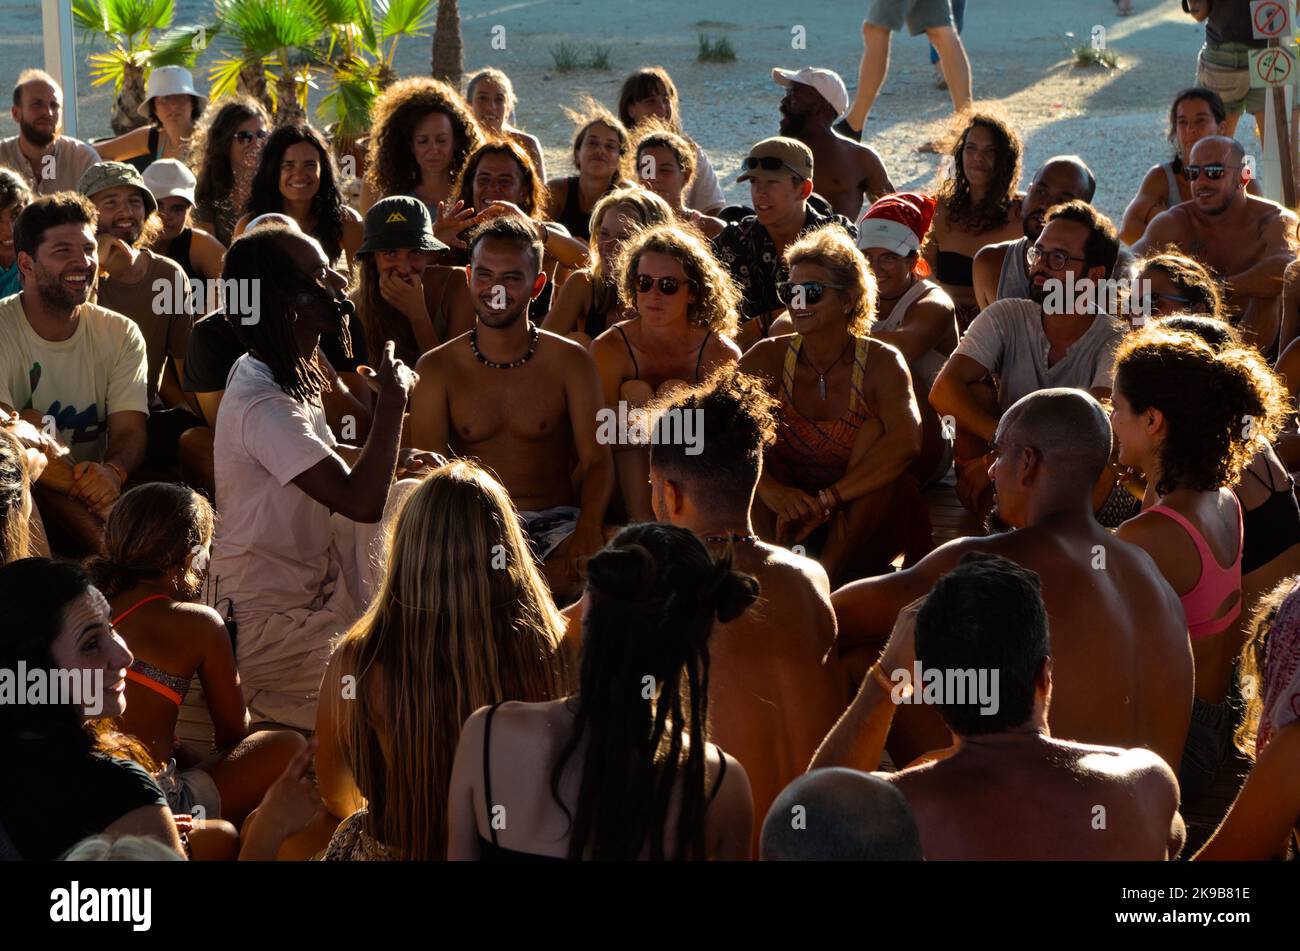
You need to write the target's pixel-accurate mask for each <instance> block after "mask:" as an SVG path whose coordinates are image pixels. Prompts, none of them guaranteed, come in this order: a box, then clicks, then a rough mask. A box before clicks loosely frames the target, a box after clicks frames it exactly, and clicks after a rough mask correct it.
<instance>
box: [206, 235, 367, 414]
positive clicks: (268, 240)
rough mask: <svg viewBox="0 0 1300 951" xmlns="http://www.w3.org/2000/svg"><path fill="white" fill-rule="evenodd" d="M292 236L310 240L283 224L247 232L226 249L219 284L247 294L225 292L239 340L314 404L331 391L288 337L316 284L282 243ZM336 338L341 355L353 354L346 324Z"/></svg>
mask: <svg viewBox="0 0 1300 951" xmlns="http://www.w3.org/2000/svg"><path fill="white" fill-rule="evenodd" d="M291 237H297V238H302V237H309V236H307V235H303V234H301V233H299V232H296V231H291V230H290V229H289V228H287V227H285V226H284V225H279V224H265V225H259V226H258V227H256V228H254V229H253V230H252V231H249V232H246V233H245V234H243V235H242V236H241V237H240V238H238V239H237V240H236V241H235V243H234V244H232V245H231V246H230V250H229V251H227V252H226V264H225V267H224V268H223V269H222V271H221V280H222V284H223V286H224V287H226V288H230V287H232V286H238V287H240V288H248V289H249V292H242V293H239V294H236V295H231V294H227V299H226V308H225V311H226V319H227V320H228V321H230V326H231V328H232V329H233V330H234V332H235V336H236V337H237V338H238V339H239V342H240V343H242V344H243V345H244V346H245V347H247V348H248V349H249V351H251V352H252V353H254V354H256V356H257V358H258V359H259V360H261V361H262V362H263V363H265V364H266V365H267V366H268V367H270V368H271V376H272V378H273V379H274V380H275V382H276V384H277V385H278V386H279V387H280V389H282V390H284V392H285V393H287V394H288V395H289V396H292V397H293V398H294V399H296V400H300V401H302V402H304V403H319V402H320V398H321V394H322V393H324V392H325V391H326V390H328V389H329V388H330V384H329V378H328V377H327V376H326V375H325V373H324V371H323V370H322V369H321V366H320V362H319V361H318V360H317V358H316V352H315V351H312V353H311V356H310V357H305V356H303V354H302V352H301V351H300V350H299V349H298V340H297V338H296V337H294V334H293V322H294V321H295V320H297V307H298V304H297V296H298V294H299V293H301V292H302V291H304V290H310V289H311V288H312V287H313V286H315V285H312V284H309V282H308V281H307V279H306V278H305V277H303V275H302V272H301V268H299V267H298V265H297V263H296V262H295V261H294V260H293V258H292V257H290V255H289V252H288V251H286V250H285V249H284V240H285V239H286V238H291ZM231 282H239V283H238V284H232V283H231ZM254 282H256V283H254ZM250 300H251V301H255V302H256V304H255V307H253V308H250V307H248V304H249V303H250ZM339 338H340V341H341V342H342V344H343V352H344V353H345V354H346V355H347V356H349V357H350V356H352V335H351V334H350V333H348V322H347V321H346V320H343V321H341V322H340V326H339Z"/></svg>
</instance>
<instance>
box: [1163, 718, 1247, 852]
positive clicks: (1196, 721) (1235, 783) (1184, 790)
mask: <svg viewBox="0 0 1300 951" xmlns="http://www.w3.org/2000/svg"><path fill="white" fill-rule="evenodd" d="M1240 721H1241V708H1240V707H1239V706H1238V705H1237V704H1235V703H1234V702H1233V695H1232V694H1230V695H1229V698H1228V699H1227V700H1225V701H1224V702H1223V703H1205V702H1204V701H1201V700H1194V701H1193V702H1192V721H1191V723H1190V724H1189V725H1188V727H1187V743H1186V745H1185V746H1184V747H1183V761H1182V763H1181V764H1180V765H1179V768H1178V787H1179V791H1180V793H1181V799H1182V804H1181V806H1180V807H1179V811H1180V812H1181V813H1182V815H1183V820H1184V821H1185V822H1186V823H1187V845H1186V846H1185V847H1184V849H1183V858H1190V857H1191V855H1192V853H1193V852H1195V851H1196V849H1198V848H1200V847H1201V845H1203V844H1204V843H1205V842H1206V840H1207V839H1209V837H1210V836H1211V835H1212V834H1213V833H1214V830H1215V829H1216V828H1218V825H1219V823H1220V822H1222V821H1223V817H1224V816H1225V815H1227V814H1228V809H1229V808H1231V806H1232V801H1233V800H1234V799H1236V798H1237V793H1238V792H1240V791H1241V784H1242V783H1243V782H1244V781H1245V778H1246V774H1247V773H1248V772H1249V771H1250V761H1249V760H1247V759H1246V758H1245V757H1244V756H1242V755H1241V753H1240V752H1239V751H1238V750H1237V748H1236V746H1235V745H1233V742H1232V736H1233V733H1234V732H1235V731H1236V729H1237V725H1238V724H1239V723H1240Z"/></svg>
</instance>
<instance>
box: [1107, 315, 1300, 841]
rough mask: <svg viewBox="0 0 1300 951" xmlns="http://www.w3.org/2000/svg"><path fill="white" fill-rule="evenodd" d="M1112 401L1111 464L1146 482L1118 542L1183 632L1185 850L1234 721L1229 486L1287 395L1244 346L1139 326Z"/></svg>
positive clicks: (1213, 797)
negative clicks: (1149, 565) (1140, 556)
mask: <svg viewBox="0 0 1300 951" xmlns="http://www.w3.org/2000/svg"><path fill="white" fill-rule="evenodd" d="M1113 400H1114V410H1113V412H1112V414H1111V423H1112V425H1113V426H1114V430H1115V437H1116V439H1117V440H1118V442H1119V462H1120V464H1121V465H1126V466H1130V467H1132V468H1134V469H1137V470H1139V471H1141V472H1143V473H1144V474H1145V475H1146V478H1147V495H1146V498H1145V500H1144V501H1143V511H1142V513H1141V514H1139V515H1137V516H1136V517H1134V518H1131V519H1129V520H1128V521H1127V522H1125V523H1124V524H1123V525H1121V526H1120V527H1119V529H1118V534H1119V536H1120V537H1121V538H1123V539H1124V540H1126V541H1129V542H1132V543H1134V544H1136V545H1138V546H1139V547H1141V548H1143V549H1145V550H1146V552H1147V553H1148V554H1149V555H1151V557H1152V559H1153V560H1154V561H1155V563H1156V567H1158V568H1159V569H1160V573H1161V574H1162V575H1164V577H1165V580H1166V581H1168V582H1169V584H1170V586H1171V587H1172V588H1173V589H1174V591H1176V592H1177V593H1178V596H1179V597H1180V598H1181V599H1182V603H1183V610H1184V613H1185V614H1186V616H1187V628H1188V633H1189V634H1190V635H1191V642H1192V657H1193V659H1194V661H1195V667H1196V695H1195V703H1194V705H1193V712H1192V723H1191V728H1190V730H1189V732H1188V738H1187V745H1186V747H1185V749H1184V753H1183V762H1182V768H1181V769H1180V771H1179V780H1180V782H1181V783H1182V786H1183V793H1184V796H1183V804H1184V807H1183V815H1184V819H1186V820H1187V823H1188V826H1189V844H1188V848H1189V849H1190V848H1194V847H1195V846H1196V844H1198V843H1195V842H1194V841H1193V839H1194V838H1195V832H1196V829H1195V827H1196V826H1198V825H1199V826H1202V827H1205V826H1208V831H1211V832H1212V831H1213V828H1214V826H1215V825H1217V823H1218V820H1219V819H1220V818H1222V815H1223V812H1222V811H1220V806H1221V807H1222V809H1223V810H1226V808H1227V805H1228V804H1230V803H1231V796H1232V794H1233V793H1235V790H1229V791H1227V792H1226V793H1225V792H1224V791H1221V790H1216V789H1213V788H1212V787H1214V786H1215V783H1216V779H1218V778H1219V777H1218V773H1219V769H1220V766H1221V765H1223V764H1224V763H1225V762H1226V760H1227V758H1228V756H1229V753H1230V747H1231V740H1232V732H1233V729H1234V728H1235V725H1236V723H1235V716H1234V712H1233V711H1232V710H1231V709H1229V706H1228V704H1227V702H1226V700H1225V698H1226V697H1227V696H1228V694H1229V691H1230V688H1231V687H1232V686H1233V682H1234V679H1235V676H1234V667H1233V660H1234V658H1235V657H1236V655H1237V653H1238V651H1239V650H1240V647H1241V644H1240V637H1239V635H1238V634H1237V631H1238V630H1239V628H1238V626H1237V624H1236V621H1237V619H1238V616H1239V615H1240V613H1241V609H1242V603H1241V602H1242V587H1241V562H1242V557H1241V555H1242V539H1243V531H1242V513H1241V505H1240V503H1239V502H1238V501H1237V497H1236V495H1235V494H1234V493H1233V491H1232V488H1231V487H1232V486H1233V485H1234V484H1236V482H1237V481H1238V480H1239V479H1240V478H1241V475H1242V472H1243V471H1244V469H1245V467H1246V465H1247V464H1248V463H1249V462H1250V460H1251V458H1252V456H1254V454H1255V453H1256V452H1257V451H1258V443H1257V440H1260V439H1264V440H1267V441H1271V440H1272V439H1274V438H1275V437H1276V436H1277V434H1278V433H1279V432H1280V431H1281V429H1282V426H1283V424H1284V422H1285V419H1286V414H1287V402H1288V401H1287V394H1286V390H1285V389H1284V388H1283V386H1282V384H1281V382H1280V381H1279V380H1278V378H1277V377H1276V375H1275V374H1274V373H1273V372H1272V371H1271V370H1270V369H1269V367H1268V365H1267V364H1266V363H1265V362H1264V360H1263V358H1262V357H1261V356H1260V355H1259V352H1258V351H1256V350H1255V349H1254V348H1252V347H1244V346H1238V347H1226V348H1224V349H1221V350H1218V351H1216V350H1214V349H1213V348H1211V347H1210V345H1209V344H1208V343H1206V342H1205V341H1204V340H1202V339H1201V338H1199V337H1197V336H1194V335H1192V334H1190V333H1185V332H1177V331H1170V330H1166V329H1162V328H1160V327H1158V326H1151V327H1148V328H1146V329H1144V330H1141V331H1138V332H1135V333H1131V334H1129V335H1128V337H1126V338H1125V339H1124V341H1123V342H1122V343H1121V344H1120V347H1119V351H1118V353H1117V354H1116V357H1115V389H1114V397H1113ZM1224 795H1226V796H1227V802H1222V801H1221V800H1222V799H1223V796H1224ZM1216 813H1217V814H1216ZM1207 834H1208V833H1207Z"/></svg>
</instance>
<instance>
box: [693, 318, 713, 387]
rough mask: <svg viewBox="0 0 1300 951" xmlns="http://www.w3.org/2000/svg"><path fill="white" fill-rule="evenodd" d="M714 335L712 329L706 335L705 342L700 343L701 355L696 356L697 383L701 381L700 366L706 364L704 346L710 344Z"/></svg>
mask: <svg viewBox="0 0 1300 951" xmlns="http://www.w3.org/2000/svg"><path fill="white" fill-rule="evenodd" d="M712 336H713V331H712V330H710V331H709V332H708V333H706V334H705V335H704V342H703V343H701V344H700V352H699V355H698V356H696V358H695V382H696V383H699V382H700V367H701V366H702V365H703V364H704V348H705V347H707V346H708V345H709V338H710V337H712Z"/></svg>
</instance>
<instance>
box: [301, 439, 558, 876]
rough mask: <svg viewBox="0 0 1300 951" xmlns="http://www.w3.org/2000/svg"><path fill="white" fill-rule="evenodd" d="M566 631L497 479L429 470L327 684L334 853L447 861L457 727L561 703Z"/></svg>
mask: <svg viewBox="0 0 1300 951" xmlns="http://www.w3.org/2000/svg"><path fill="white" fill-rule="evenodd" d="M563 635H564V618H563V617H562V616H561V614H560V612H559V610H558V609H557V608H556V607H555V602H554V601H553V600H551V594H550V591H549V589H548V588H547V586H546V583H545V582H544V581H543V580H542V575H541V573H540V571H539V570H538V568H537V565H536V563H535V561H534V559H533V556H532V553H531V552H530V550H529V548H528V544H527V542H526V541H525V540H524V535H523V531H522V529H521V528H520V524H519V516H518V514H517V512H516V511H515V507H514V505H513V504H512V503H511V501H510V496H509V495H508V494H507V493H506V490H505V489H504V488H503V487H502V485H501V483H499V482H498V481H497V480H496V479H494V478H493V477H492V476H491V475H490V474H489V473H488V472H487V470H485V469H482V468H480V467H479V466H478V465H476V464H474V463H473V462H468V461H464V460H457V461H455V462H451V463H448V464H447V465H445V466H442V467H440V468H438V469H435V470H434V471H433V472H431V473H430V474H429V475H428V476H427V477H426V478H425V479H424V481H423V482H422V483H421V484H420V485H419V487H417V488H416V489H415V490H414V491H413V492H412V493H411V495H410V497H409V498H408V499H407V500H406V502H405V504H404V506H403V508H402V511H401V514H400V515H399V516H398V518H397V521H396V523H395V526H394V528H393V534H392V544H391V549H390V554H389V557H388V565H387V569H386V571H385V573H384V580H383V582H382V583H381V586H380V589H379V591H378V593H377V594H376V595H375V599H374V601H373V602H371V606H370V608H369V610H367V612H366V614H365V615H364V616H363V617H362V618H361V620H359V621H358V622H357V623H356V624H355V625H353V627H352V629H351V630H350V631H348V633H347V634H346V635H345V636H344V637H343V639H342V641H341V642H340V643H339V645H338V647H337V648H336V649H335V652H334V655H333V656H332V657H331V658H330V662H329V666H328V667H327V668H326V670H325V675H324V678H323V679H322V684H323V685H324V686H323V687H322V690H321V704H320V707H319V708H318V712H317V725H316V730H317V736H318V738H319V740H320V748H319V751H318V753H317V755H316V775H317V779H318V782H319V784H320V791H321V798H322V799H323V801H324V805H325V807H326V808H327V809H328V810H329V811H330V812H331V813H332V814H333V815H334V816H338V817H347V819H346V821H345V822H344V823H342V825H340V826H339V828H338V829H337V830H336V832H335V834H334V837H333V839H332V840H331V842H330V846H329V849H328V851H327V853H326V856H325V857H326V858H327V859H353V860H355V859H390V858H391V859H404V860H414V861H420V860H424V861H428V860H440V859H444V858H446V854H447V815H448V803H447V787H448V783H449V781H450V779H451V765H452V759H453V756H454V754H455V752H456V744H457V742H458V741H459V739H460V730H461V724H463V723H464V722H465V720H466V719H467V718H468V717H469V715H470V714H471V713H473V712H474V711H475V710H477V709H479V708H480V707H483V706H486V705H488V704H493V703H499V702H501V701H503V700H521V701H524V702H526V703H540V702H544V701H547V700H554V699H556V698H558V697H562V696H564V693H565V690H566V689H567V687H568V675H567V673H566V666H565V661H564V654H563V648H562V638H563ZM349 684H351V685H353V686H352V688H351V689H350V690H349V688H348V685H349Z"/></svg>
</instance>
